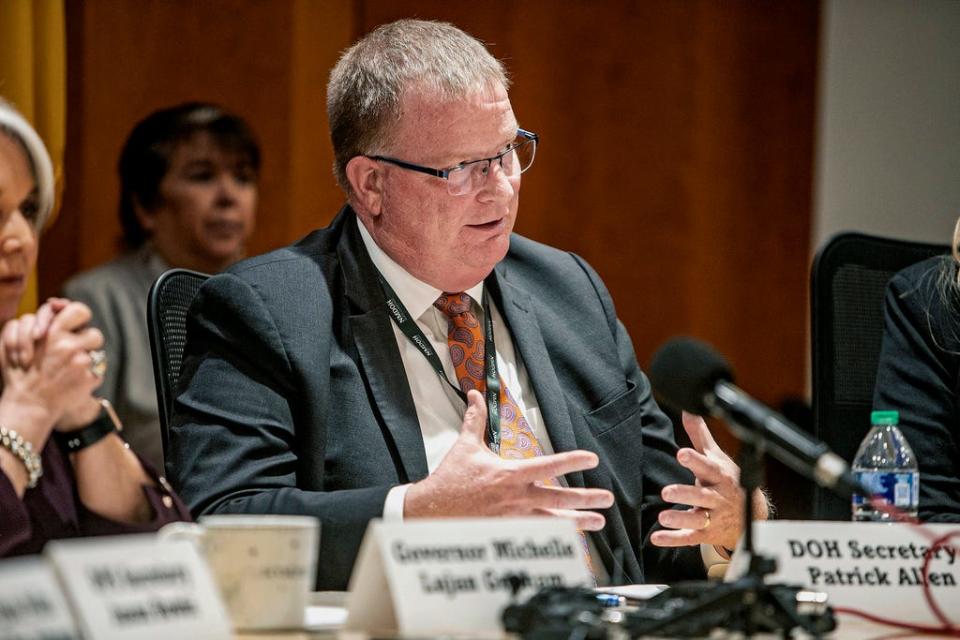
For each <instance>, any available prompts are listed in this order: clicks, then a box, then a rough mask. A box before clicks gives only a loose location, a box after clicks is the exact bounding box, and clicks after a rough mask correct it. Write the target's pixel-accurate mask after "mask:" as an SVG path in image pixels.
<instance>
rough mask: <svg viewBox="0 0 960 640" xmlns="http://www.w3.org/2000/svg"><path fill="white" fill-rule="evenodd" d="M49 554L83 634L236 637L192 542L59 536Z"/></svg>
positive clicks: (103, 638)
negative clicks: (64, 538)
mask: <svg viewBox="0 0 960 640" xmlns="http://www.w3.org/2000/svg"><path fill="white" fill-rule="evenodd" d="M44 553H45V554H46V555H47V557H48V558H49V559H50V561H51V563H52V564H53V566H54V568H55V570H56V572H57V574H58V576H59V578H60V581H61V583H62V584H63V586H64V589H65V591H66V593H67V597H68V598H69V599H70V601H71V603H72V604H73V610H74V611H75V612H76V615H77V618H78V621H79V623H80V627H81V629H82V631H83V635H84V637H87V638H97V639H98V640H114V639H116V640H120V639H126V638H149V639H151V640H152V639H154V638H155V639H157V640H160V639H166V638H210V639H219V638H224V639H229V638H230V637H231V631H230V622H229V619H228V618H227V615H226V613H225V611H224V608H223V603H222V602H221V601H220V595H219V593H218V592H217V588H216V586H215V584H214V582H213V579H212V578H211V576H210V572H209V570H208V569H207V566H206V564H205V563H204V562H203V560H202V559H201V558H200V555H199V553H198V551H197V548H196V546H194V545H193V544H192V543H191V542H188V541H185V540H178V541H169V540H159V539H158V538H157V537H156V536H155V535H153V534H140V535H131V536H117V537H106V538H87V539H76V540H57V541H53V542H50V543H48V544H47V546H46V548H45V549H44Z"/></svg>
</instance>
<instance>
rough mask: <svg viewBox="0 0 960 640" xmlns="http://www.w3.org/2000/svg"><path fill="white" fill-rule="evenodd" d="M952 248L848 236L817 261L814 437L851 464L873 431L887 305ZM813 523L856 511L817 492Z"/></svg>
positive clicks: (813, 318) (827, 246)
mask: <svg viewBox="0 0 960 640" xmlns="http://www.w3.org/2000/svg"><path fill="white" fill-rule="evenodd" d="M949 251H950V247H949V246H947V245H935V244H924V243H918V242H906V241H902V240H893V239H889V238H880V237H876V236H869V235H865V234H862V233H841V234H838V235H836V236H834V237H833V238H831V239H830V240H829V241H828V242H827V243H826V244H825V245H824V246H823V247H822V248H821V249H820V251H819V252H818V253H817V256H816V258H815V259H814V262H813V269H812V270H811V281H810V286H811V295H810V310H811V338H812V339H811V343H812V349H813V361H812V365H813V371H812V373H813V425H814V436H816V437H817V438H819V439H821V440H823V441H824V442H826V443H827V444H828V445H829V446H830V448H831V449H833V450H834V451H835V452H836V453H837V454H839V455H840V456H841V457H843V458H844V459H845V460H847V461H848V462H852V461H853V457H854V455H856V452H857V448H858V447H859V446H860V442H861V440H863V437H864V436H865V435H866V433H867V431H868V430H869V428H870V411H871V409H872V407H873V387H874V384H875V383H876V376H877V366H878V363H879V360H880V343H881V341H882V337H883V297H884V292H885V290H886V286H887V283H888V282H889V281H890V278H892V277H893V275H894V274H895V273H897V272H898V271H900V270H901V269H904V268H906V267H908V266H910V265H911V264H914V263H917V262H920V261H921V260H925V259H927V258H929V257H931V256H934V255H940V254H944V253H948V252H949ZM813 516H814V517H815V518H817V519H820V520H849V519H850V503H849V502H847V501H846V500H843V499H841V498H839V497H837V496H834V495H832V494H831V493H829V492H827V491H825V490H821V489H817V490H816V491H815V493H814V505H813Z"/></svg>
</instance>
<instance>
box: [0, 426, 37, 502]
mask: <svg viewBox="0 0 960 640" xmlns="http://www.w3.org/2000/svg"><path fill="white" fill-rule="evenodd" d="M0 447H3V448H4V449H6V450H8V451H9V452H10V453H12V454H13V455H15V456H16V457H18V458H19V459H20V461H21V462H23V466H24V467H26V468H27V474H28V476H29V477H28V479H27V489H33V488H34V487H35V486H37V482H38V481H39V480H40V476H42V475H43V463H42V462H41V461H40V456H38V455H37V454H36V453H34V452H33V445H31V444H30V443H29V442H27V441H26V440H24V439H23V436H21V435H20V434H19V433H17V432H16V431H14V430H13V429H7V428H6V427H0Z"/></svg>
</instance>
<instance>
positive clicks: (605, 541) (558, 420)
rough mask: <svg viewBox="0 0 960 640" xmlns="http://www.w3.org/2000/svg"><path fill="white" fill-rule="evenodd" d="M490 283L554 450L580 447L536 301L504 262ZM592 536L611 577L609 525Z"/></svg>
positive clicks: (576, 478)
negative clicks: (511, 278) (514, 280)
mask: <svg viewBox="0 0 960 640" xmlns="http://www.w3.org/2000/svg"><path fill="white" fill-rule="evenodd" d="M487 284H488V285H489V286H490V290H491V291H490V293H491V295H492V296H493V299H494V300H495V301H496V303H497V306H498V308H499V309H500V313H501V314H502V315H503V318H504V320H505V321H506V323H507V326H508V327H509V329H510V334H511V335H512V336H513V344H514V348H515V349H516V350H517V352H518V353H519V354H520V357H521V358H523V364H524V366H525V367H526V369H527V375H528V376H529V378H530V384H531V385H532V386H533V392H534V393H535V394H536V396H537V402H538V403H539V405H540V412H541V414H542V415H543V422H544V425H545V427H546V429H547V433H549V434H550V443H551V444H552V445H553V450H554V451H557V452H560V451H571V450H573V449H576V448H578V446H577V438H576V435H575V432H574V428H573V422H572V421H571V419H570V412H569V410H568V408H567V402H566V398H565V396H564V394H563V388H562V387H561V386H560V381H559V380H558V379H557V374H556V370H555V369H554V368H553V363H552V362H551V361H550V354H549V352H548V351H547V347H546V343H544V341H543V333H542V332H541V331H540V323H539V321H538V319H537V312H536V304H535V303H534V301H533V300H532V298H531V297H530V295H529V294H528V293H526V292H525V291H524V290H523V289H521V288H519V287H517V286H514V285H513V284H511V283H510V281H509V279H508V277H507V272H506V269H505V268H504V266H503V263H500V264H499V265H497V267H496V268H495V269H494V273H493V275H492V276H491V277H489V278H487ZM565 477H566V480H567V484H569V485H570V486H571V487H584V486H586V485H585V482H584V478H583V473H581V472H576V473H568V474H567V475H566V476H565ZM590 537H591V538H592V539H593V542H594V544H595V545H596V546H597V551H598V552H599V553H600V556H601V559H602V560H603V562H604V565H605V566H606V567H607V570H608V571H610V572H611V577H612V569H613V567H614V564H615V562H614V554H613V550H612V548H611V544H610V540H609V538H608V528H605V529H604V530H603V531H596V532H591V533H590ZM624 569H625V570H626V569H627V568H626V567H625V568H624ZM634 573H636V572H634ZM628 575H629V573H628Z"/></svg>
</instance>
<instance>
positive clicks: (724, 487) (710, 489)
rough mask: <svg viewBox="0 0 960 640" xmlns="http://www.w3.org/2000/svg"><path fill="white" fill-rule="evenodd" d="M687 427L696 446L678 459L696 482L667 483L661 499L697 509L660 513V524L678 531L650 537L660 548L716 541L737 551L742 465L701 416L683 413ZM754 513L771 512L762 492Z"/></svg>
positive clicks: (683, 451) (756, 497)
mask: <svg viewBox="0 0 960 640" xmlns="http://www.w3.org/2000/svg"><path fill="white" fill-rule="evenodd" d="M683 428H684V429H685V430H686V432H687V435H688V436H690V442H691V444H693V447H694V448H693V449H687V448H684V449H680V451H678V452H677V460H678V461H679V462H680V464H682V465H683V466H685V467H686V468H687V469H689V470H690V471H692V472H693V475H694V476H696V478H697V480H696V483H695V484H692V485H683V484H672V485H668V486H666V487H664V488H663V491H662V497H663V499H664V500H666V501H667V502H675V503H678V504H683V505H689V506H691V507H693V508H692V509H688V510H685V511H681V510H678V509H664V510H663V511H661V512H660V516H659V521H660V524H662V525H663V526H664V527H668V528H670V529H675V531H655V532H654V533H653V535H652V536H651V538H650V539H651V541H652V542H653V544H655V545H657V546H661V547H679V546H687V545H694V544H713V545H722V546H724V547H726V548H727V549H733V548H734V547H735V546H736V544H737V540H738V539H739V538H740V534H741V533H742V530H743V502H744V501H743V490H742V489H741V488H740V467H738V466H737V465H736V463H734V462H733V460H731V459H730V456H728V455H727V454H726V453H724V452H723V450H722V449H721V448H720V447H719V445H717V443H716V441H714V439H713V436H712V435H710V429H708V428H707V425H706V423H705V422H704V421H703V419H702V418H700V417H699V416H694V415H691V414H689V413H684V414H683ZM753 513H754V517H755V518H757V519H758V520H765V519H766V518H767V516H768V509H767V502H766V498H765V497H764V495H763V493H762V492H760V491H757V493H756V494H755V495H754V499H753Z"/></svg>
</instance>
